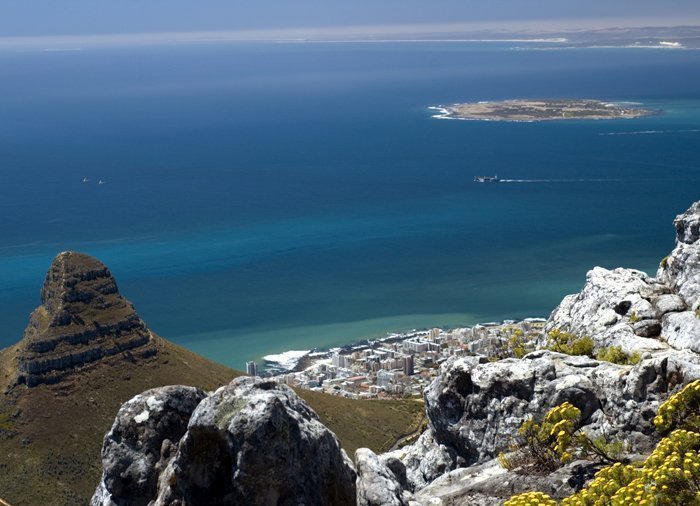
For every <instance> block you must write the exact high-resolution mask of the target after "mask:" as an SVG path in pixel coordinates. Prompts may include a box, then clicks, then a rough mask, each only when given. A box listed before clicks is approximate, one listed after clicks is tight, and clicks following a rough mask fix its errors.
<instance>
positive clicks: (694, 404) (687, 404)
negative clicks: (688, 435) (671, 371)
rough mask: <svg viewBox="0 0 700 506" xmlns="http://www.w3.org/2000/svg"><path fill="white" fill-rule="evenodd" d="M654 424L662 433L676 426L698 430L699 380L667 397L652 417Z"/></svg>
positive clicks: (699, 408)
mask: <svg viewBox="0 0 700 506" xmlns="http://www.w3.org/2000/svg"><path fill="white" fill-rule="evenodd" d="M654 425H656V428H657V429H659V430H660V431H661V432H662V433H665V432H669V431H671V430H673V429H676V428H678V429H688V430H691V431H694V432H700V380H697V381H693V382H692V383H690V384H689V385H687V386H686V387H685V388H684V389H683V390H681V391H680V392H678V393H676V394H674V395H672V396H671V397H669V399H668V400H667V401H666V402H664V403H663V404H662V405H661V407H660V408H659V412H658V414H657V415H656V416H655V417H654Z"/></svg>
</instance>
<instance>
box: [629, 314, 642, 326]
mask: <svg viewBox="0 0 700 506" xmlns="http://www.w3.org/2000/svg"><path fill="white" fill-rule="evenodd" d="M640 320H641V318H640V317H639V316H637V312H636V311H632V312H631V313H630V323H633V324H634V323H637V322H638V321H640Z"/></svg>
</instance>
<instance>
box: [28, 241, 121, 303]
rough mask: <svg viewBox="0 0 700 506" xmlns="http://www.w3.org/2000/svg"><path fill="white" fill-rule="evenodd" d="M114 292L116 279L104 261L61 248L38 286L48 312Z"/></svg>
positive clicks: (102, 301) (103, 298) (90, 300)
mask: <svg viewBox="0 0 700 506" xmlns="http://www.w3.org/2000/svg"><path fill="white" fill-rule="evenodd" d="M115 294H116V295H118V294H119V290H118V289H117V283H116V282H115V281H114V278H113V277H112V274H111V273H110V272H109V269H108V268H107V266H106V265H105V264H103V263H102V262H100V261H99V260H97V259H96V258H93V257H91V256H89V255H85V254H84V253H76V252H74V251H64V252H63V253H59V254H58V256H57V257H56V258H55V259H54V261H53V262H52V263H51V267H49V271H48V272H47V273H46V278H45V280H44V286H43V287H42V289H41V304H42V305H43V306H44V307H45V308H46V309H47V311H49V312H52V313H57V312H60V311H62V310H71V309H72V310H74V311H75V312H77V310H79V308H78V307H77V304H91V303H97V304H100V303H104V301H105V300H106V299H105V298H106V297H108V296H110V295H115Z"/></svg>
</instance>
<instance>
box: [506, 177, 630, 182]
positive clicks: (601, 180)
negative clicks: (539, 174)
mask: <svg viewBox="0 0 700 506" xmlns="http://www.w3.org/2000/svg"><path fill="white" fill-rule="evenodd" d="M618 181H624V179H622V178H615V179H610V178H588V179H500V180H499V183H610V182H618Z"/></svg>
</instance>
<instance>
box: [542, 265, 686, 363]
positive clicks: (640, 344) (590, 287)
mask: <svg viewBox="0 0 700 506" xmlns="http://www.w3.org/2000/svg"><path fill="white" fill-rule="evenodd" d="M670 297H673V296H672V295H671V289H670V288H669V287H668V286H667V285H665V284H663V283H661V282H659V281H657V280H655V279H654V278H650V277H649V276H647V275H646V274H644V273H643V272H641V271H636V270H634V269H621V268H620V269H615V270H608V269H603V268H602V267H595V268H594V269H592V270H591V271H589V272H588V274H587V275H586V284H585V285H584V287H583V290H581V291H580V292H579V293H577V294H575V295H568V296H566V297H565V298H564V300H562V302H561V304H559V307H557V309H555V310H554V312H553V313H552V315H551V316H550V317H549V320H548V322H547V326H546V329H547V331H550V330H552V329H555V328H556V329H559V330H562V331H566V332H571V333H573V334H576V335H579V336H584V335H585V336H590V337H592V338H593V339H594V341H595V342H596V345H597V346H600V347H604V346H620V347H622V349H623V350H624V351H625V352H627V353H630V352H632V351H652V350H659V349H664V348H666V345H665V344H664V343H662V342H661V341H660V340H659V339H658V337H659V335H660V334H661V318H662V317H663V315H664V313H663V312H662V311H666V312H671V311H674V310H676V308H677V305H678V300H677V299H676V298H670ZM659 301H660V304H659ZM674 303H675V304H674ZM684 309H685V308H684Z"/></svg>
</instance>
